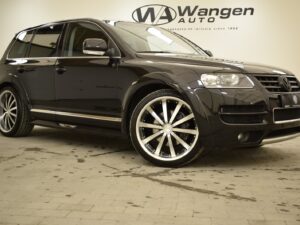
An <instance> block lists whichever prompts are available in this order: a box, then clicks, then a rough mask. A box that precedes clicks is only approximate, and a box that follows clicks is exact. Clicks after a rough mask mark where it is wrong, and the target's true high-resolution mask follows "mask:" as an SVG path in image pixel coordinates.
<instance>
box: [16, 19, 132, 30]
mask: <svg viewBox="0 0 300 225" xmlns="http://www.w3.org/2000/svg"><path fill="white" fill-rule="evenodd" d="M81 21H88V22H94V23H104V24H107V23H109V22H110V21H113V20H99V19H94V18H77V19H68V20H59V21H54V22H50V23H44V24H41V25H38V26H34V27H29V28H26V29H23V30H21V31H19V32H18V33H17V34H19V33H21V32H23V31H29V30H34V29H38V28H41V27H46V26H51V25H54V24H62V23H71V22H81ZM113 22H126V23H134V22H130V21H113Z"/></svg>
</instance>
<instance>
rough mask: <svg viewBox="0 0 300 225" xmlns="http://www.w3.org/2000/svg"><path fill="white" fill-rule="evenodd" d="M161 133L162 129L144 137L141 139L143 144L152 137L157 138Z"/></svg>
mask: <svg viewBox="0 0 300 225" xmlns="http://www.w3.org/2000/svg"><path fill="white" fill-rule="evenodd" d="M162 133H163V131H162V130H161V131H158V132H156V133H154V134H152V135H151V136H149V137H147V138H145V139H144V140H143V144H147V143H148V142H150V141H152V140H153V139H155V138H157V137H158V136H160V135H161V134H162Z"/></svg>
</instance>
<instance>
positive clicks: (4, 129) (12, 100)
mask: <svg viewBox="0 0 300 225" xmlns="http://www.w3.org/2000/svg"><path fill="white" fill-rule="evenodd" d="M32 129H33V125H32V123H31V121H30V114H29V110H28V108H27V107H26V106H25V104H23V102H22V101H21V99H20V98H19V96H18V94H17V92H16V91H15V90H14V89H13V88H11V87H6V88H3V89H2V90H1V91H0V132H1V133H2V135H4V136H7V137H20V136H26V135H28V134H29V133H30V132H31V131H32Z"/></svg>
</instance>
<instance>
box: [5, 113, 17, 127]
mask: <svg viewBox="0 0 300 225" xmlns="http://www.w3.org/2000/svg"><path fill="white" fill-rule="evenodd" d="M7 116H8V120H9V121H10V122H11V123H9V124H10V125H11V126H10V128H12V127H13V126H14V125H15V121H14V120H13V118H12V117H11V116H10V115H7Z"/></svg>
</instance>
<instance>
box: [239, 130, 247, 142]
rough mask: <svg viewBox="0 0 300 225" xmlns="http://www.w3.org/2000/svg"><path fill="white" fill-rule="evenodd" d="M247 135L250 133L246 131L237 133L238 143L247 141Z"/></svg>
mask: <svg viewBox="0 0 300 225" xmlns="http://www.w3.org/2000/svg"><path fill="white" fill-rule="evenodd" d="M249 137H250V134H249V133H248V132H246V133H240V134H239V135H238V141H239V142H240V143H245V142H247V141H248V140H249Z"/></svg>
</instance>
